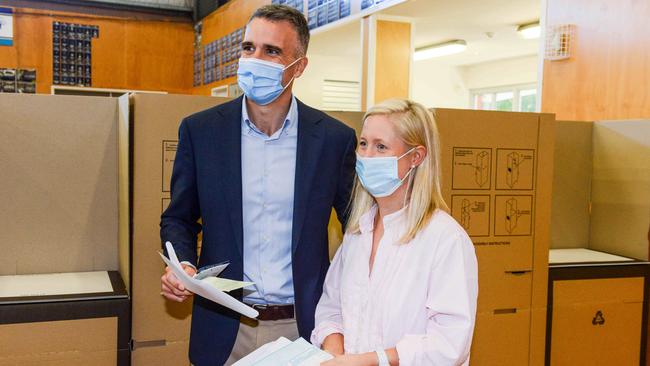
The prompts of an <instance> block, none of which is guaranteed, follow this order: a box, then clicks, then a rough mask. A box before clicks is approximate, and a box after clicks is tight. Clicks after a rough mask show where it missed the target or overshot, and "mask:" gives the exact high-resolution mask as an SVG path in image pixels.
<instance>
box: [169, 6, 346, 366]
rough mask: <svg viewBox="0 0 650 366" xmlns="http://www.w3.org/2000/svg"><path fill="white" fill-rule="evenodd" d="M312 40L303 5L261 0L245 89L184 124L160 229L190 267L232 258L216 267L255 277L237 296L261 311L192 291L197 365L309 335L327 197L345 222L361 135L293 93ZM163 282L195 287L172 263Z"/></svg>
mask: <svg viewBox="0 0 650 366" xmlns="http://www.w3.org/2000/svg"><path fill="white" fill-rule="evenodd" d="M308 43H309V30H308V27H307V22H306V20H305V18H304V16H303V15H302V14H301V13H300V12H298V11H296V10H294V9H292V8H289V7H286V6H280V5H269V6H264V7H262V8H260V9H258V10H257V11H256V12H255V13H254V14H253V15H252V16H251V18H250V20H249V22H248V25H247V27H246V34H245V37H244V41H243V42H242V58H241V59H240V61H239V69H238V82H239V85H240V86H241V88H242V89H243V91H244V97H240V98H238V99H235V100H233V101H231V102H228V103H225V104H223V105H220V106H217V107H214V108H211V109H208V110H205V111H203V112H199V113H197V114H194V115H192V116H190V117H187V118H185V119H184V120H183V121H182V123H181V126H180V128H179V143H178V150H177V153H176V160H175V163H174V170H173V174H172V180H171V203H170V205H169V208H168V209H167V210H166V211H165V212H164V213H163V215H162V221H161V231H160V232H161V239H162V241H163V243H164V242H166V241H170V242H171V243H172V244H173V246H174V250H175V251H176V253H177V254H178V256H179V260H181V261H184V268H185V270H186V271H187V272H188V273H189V274H190V275H193V274H194V273H195V272H196V269H195V268H196V267H202V266H206V265H211V264H215V263H219V262H223V261H229V262H230V265H229V266H228V267H227V268H226V270H225V271H224V272H223V273H222V274H221V277H225V278H230V279H236V280H245V281H251V282H255V285H254V287H251V288H250V290H248V289H246V290H244V291H243V293H239V294H235V296H237V297H241V298H242V300H243V302H244V303H247V304H249V305H250V306H253V307H254V308H256V309H257V310H258V311H259V312H260V316H259V317H258V320H257V321H254V320H251V319H240V316H239V315H238V314H236V313H234V312H232V311H230V310H228V309H226V308H224V307H221V306H219V305H217V304H215V303H213V302H211V301H209V300H206V299H204V298H201V297H199V296H197V297H195V298H194V308H193V315H192V331H191V335H190V354H189V356H190V361H191V362H192V363H193V364H194V365H197V366H204V365H223V364H224V363H225V364H228V365H229V364H231V363H233V362H235V361H237V360H238V359H239V358H241V357H243V356H245V355H246V354H248V353H250V352H252V351H253V350H255V349H256V348H258V347H259V346H261V345H262V344H264V343H266V342H269V341H271V340H275V339H277V338H278V337H280V336H285V337H287V338H291V339H296V338H297V337H298V336H302V337H303V338H305V339H309V336H310V332H311V330H312V329H313V327H314V311H315V308H316V304H317V303H318V300H319V298H320V295H321V292H322V286H323V280H324V278H325V274H326V272H327V269H328V266H329V257H328V242H327V225H328V221H329V217H330V212H331V210H332V208H335V209H336V212H337V215H338V217H339V219H340V220H341V221H342V222H345V215H346V213H345V211H346V209H347V205H348V200H349V196H350V191H351V189H352V182H353V179H354V178H353V177H354V165H355V148H356V137H355V134H354V131H353V130H352V129H351V128H349V127H347V126H345V125H343V124H342V123H341V122H339V121H336V120H334V119H332V118H331V117H328V116H327V115H326V114H324V113H322V112H319V111H317V110H315V109H312V108H310V107H308V106H306V105H304V104H302V103H301V102H300V101H298V100H297V99H296V98H295V97H294V96H293V95H292V92H291V90H292V86H293V81H294V79H296V78H298V77H299V76H300V75H301V74H302V73H303V71H304V70H305V67H306V66H307V58H306V57H305V54H306V52H307V46H308ZM199 218H200V219H201V220H202V225H201V224H199V223H198V222H197V221H198V220H199ZM201 230H203V242H202V247H201V256H200V258H198V263H197V250H196V239H197V235H198V233H199V232H200V231H201ZM162 294H163V295H164V296H165V297H166V298H168V299H170V300H173V301H184V300H186V299H187V298H188V296H191V294H190V293H189V292H188V291H186V290H185V289H184V288H183V286H182V285H181V284H180V283H179V282H178V281H177V279H176V278H175V277H174V275H173V274H172V273H171V272H170V271H169V269H167V270H166V273H165V274H164V275H163V277H162Z"/></svg>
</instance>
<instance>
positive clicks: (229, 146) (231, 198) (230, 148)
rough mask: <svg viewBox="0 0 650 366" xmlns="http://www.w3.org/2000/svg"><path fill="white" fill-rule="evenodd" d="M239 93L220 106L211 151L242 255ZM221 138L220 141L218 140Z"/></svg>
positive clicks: (240, 115) (240, 103)
mask: <svg viewBox="0 0 650 366" xmlns="http://www.w3.org/2000/svg"><path fill="white" fill-rule="evenodd" d="M242 100H243V98H242V97H239V98H237V99H235V100H233V101H232V102H229V103H228V105H227V106H224V108H223V109H221V110H219V113H220V114H221V118H223V119H224V121H223V123H213V124H212V126H214V129H213V133H214V135H215V136H214V138H213V141H214V145H213V152H214V154H215V156H216V158H217V160H218V161H219V168H220V169H219V171H218V172H216V174H217V175H218V179H219V181H220V182H221V184H220V185H219V186H220V187H221V188H222V189H223V190H224V195H225V197H226V202H227V205H228V207H227V208H224V209H227V210H228V212H229V213H230V220H231V222H232V227H233V232H234V233H235V240H236V244H237V249H238V250H239V254H240V255H241V257H242V258H243V240H244V239H243V236H244V234H243V230H244V229H243V226H244V225H243V218H242V216H243V214H242V164H241V119H242V113H241V110H242ZM219 142H221V143H219Z"/></svg>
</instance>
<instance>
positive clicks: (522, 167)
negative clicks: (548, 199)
mask: <svg viewBox="0 0 650 366" xmlns="http://www.w3.org/2000/svg"><path fill="white" fill-rule="evenodd" d="M534 168H535V150H532V149H497V184H496V188H497V189H517V190H531V189H533V178H534V177H533V174H534Z"/></svg>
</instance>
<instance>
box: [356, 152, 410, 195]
mask: <svg viewBox="0 0 650 366" xmlns="http://www.w3.org/2000/svg"><path fill="white" fill-rule="evenodd" d="M413 150H415V148H412V149H411V150H409V151H407V152H405V153H404V154H402V156H400V157H397V156H387V157H380V158H365V157H363V156H361V155H359V154H357V165H356V171H357V176H358V177H359V181H361V185H362V186H363V188H365V189H366V190H367V191H368V192H369V193H370V194H371V195H373V196H374V197H387V196H390V195H391V194H393V192H395V191H396V190H397V188H399V187H400V186H401V185H402V183H404V180H405V179H406V177H408V176H409V174H411V171H412V170H413V167H411V169H409V171H408V173H406V175H405V176H404V178H402V179H400V178H399V175H398V173H397V161H398V160H399V159H401V158H403V157H404V156H406V155H407V154H409V153H410V152H412V151H413Z"/></svg>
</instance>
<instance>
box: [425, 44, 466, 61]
mask: <svg viewBox="0 0 650 366" xmlns="http://www.w3.org/2000/svg"><path fill="white" fill-rule="evenodd" d="M465 49H467V42H465V41H464V40H462V39H455V40H453V41H448V42H443V43H438V44H433V45H430V46H425V47H420V48H418V49H416V50H415V54H414V55H413V59H414V60H415V61H420V60H426V59H429V58H434V57H441V56H447V55H453V54H455V53H460V52H463V51H465Z"/></svg>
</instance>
